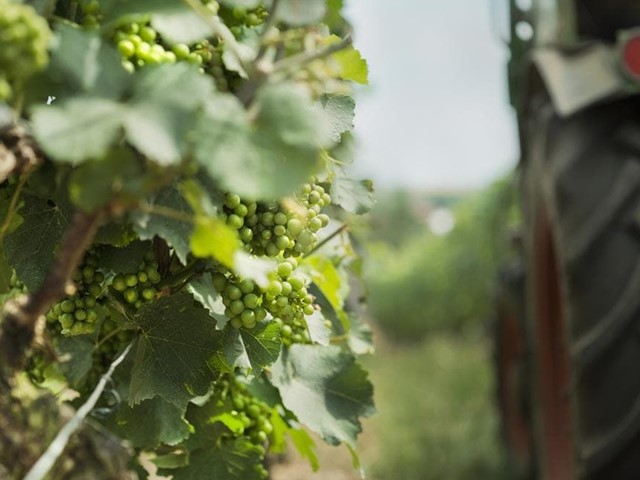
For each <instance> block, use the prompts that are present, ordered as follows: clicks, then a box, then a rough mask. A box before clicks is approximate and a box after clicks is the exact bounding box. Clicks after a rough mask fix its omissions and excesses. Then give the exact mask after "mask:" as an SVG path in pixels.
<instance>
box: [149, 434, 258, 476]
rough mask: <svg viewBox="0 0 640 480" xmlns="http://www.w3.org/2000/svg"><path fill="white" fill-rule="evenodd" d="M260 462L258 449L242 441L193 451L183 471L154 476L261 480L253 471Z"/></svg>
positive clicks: (175, 470)
mask: <svg viewBox="0 0 640 480" xmlns="http://www.w3.org/2000/svg"><path fill="white" fill-rule="evenodd" d="M260 462H261V448H260V447H259V446H257V445H254V444H252V443H251V441H250V440H249V439H247V438H245V437H239V438H237V439H235V441H233V442H228V441H227V442H223V443H222V444H220V445H219V446H217V445H215V444H214V445H213V446H210V447H209V448H204V449H200V450H196V451H194V452H192V453H191V455H190V457H189V466H188V467H185V468H178V469H171V470H161V471H159V472H158V473H160V474H164V475H167V474H168V475H172V476H173V479H174V480H201V479H203V478H211V479H215V480H261V479H262V476H261V475H260V474H259V472H258V471H257V470H256V469H255V466H256V465H258V464H260Z"/></svg>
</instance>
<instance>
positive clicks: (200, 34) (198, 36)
mask: <svg viewBox="0 0 640 480" xmlns="http://www.w3.org/2000/svg"><path fill="white" fill-rule="evenodd" d="M179 7H181V8H179V9H176V10H175V11H166V12H160V13H156V14H155V15H153V16H152V17H151V25H152V26H153V28H155V29H156V30H157V31H158V32H159V33H160V35H162V39H163V40H165V41H167V42H168V43H169V44H174V43H186V44H187V45H191V44H193V43H195V42H198V41H200V40H204V39H205V38H207V37H210V36H211V27H210V26H209V24H208V23H207V22H206V21H205V20H203V19H202V17H201V16H200V15H198V14H197V13H196V12H194V11H193V10H192V9H191V8H190V7H188V6H187V5H186V4H184V3H183V4H182V5H179Z"/></svg>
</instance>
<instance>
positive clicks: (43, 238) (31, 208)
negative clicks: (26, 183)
mask: <svg viewBox="0 0 640 480" xmlns="http://www.w3.org/2000/svg"><path fill="white" fill-rule="evenodd" d="M22 198H23V200H24V206H23V207H22V210H20V215H21V216H22V218H23V219H24V221H23V222H22V224H21V225H20V226H19V227H18V228H17V229H16V230H15V231H13V232H12V233H10V234H9V235H7V236H6V237H5V239H4V251H5V255H6V256H7V260H8V262H9V264H10V265H11V266H12V267H13V269H14V270H15V271H16V273H17V275H18V278H19V279H20V280H21V281H22V282H23V283H24V284H25V285H26V287H27V289H29V290H31V291H33V290H35V289H36V288H38V287H39V286H40V284H41V283H42V281H43V280H44V277H45V275H46V274H47V272H48V271H49V267H50V266H51V265H52V264H53V261H54V259H55V251H56V248H57V247H58V245H59V244H60V242H61V241H62V237H63V235H64V233H65V231H66V230H67V228H68V227H69V224H70V223H71V212H70V211H69V207H68V205H65V204H63V203H59V204H56V203H54V202H53V201H51V200H45V199H42V198H39V197H36V196H34V195H30V194H28V193H25V194H23V195H22Z"/></svg>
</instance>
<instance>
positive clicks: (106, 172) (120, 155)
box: [69, 148, 144, 211]
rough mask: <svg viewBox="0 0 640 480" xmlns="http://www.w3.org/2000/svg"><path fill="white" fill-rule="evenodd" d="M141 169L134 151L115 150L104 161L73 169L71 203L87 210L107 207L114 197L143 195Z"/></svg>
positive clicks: (70, 189)
mask: <svg viewBox="0 0 640 480" xmlns="http://www.w3.org/2000/svg"><path fill="white" fill-rule="evenodd" d="M142 174H143V171H142V167H141V166H140V164H139V163H138V162H137V161H136V158H135V156H134V154H133V151H132V150H130V149H125V148H115V149H112V150H111V151H109V153H108V155H107V156H106V157H105V158H102V159H100V160H99V161H95V162H88V163H84V164H82V165H80V166H79V167H78V168H76V169H74V170H73V172H72V174H71V179H70V181H69V196H70V197H71V201H72V202H73V203H74V204H75V205H77V206H78V207H79V208H82V209H83V210H86V211H91V210H94V209H96V208H98V207H101V206H103V205H106V204H107V203H108V202H109V201H111V199H112V198H113V197H114V196H116V195H117V196H120V197H124V196H127V195H128V196H129V197H134V198H135V197H137V196H141V195H142V194H143V192H144V187H143V180H142Z"/></svg>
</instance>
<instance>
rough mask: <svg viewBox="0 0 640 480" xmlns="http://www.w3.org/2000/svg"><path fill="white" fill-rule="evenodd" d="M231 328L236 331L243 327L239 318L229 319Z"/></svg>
mask: <svg viewBox="0 0 640 480" xmlns="http://www.w3.org/2000/svg"><path fill="white" fill-rule="evenodd" d="M231 326H232V327H233V328H236V329H238V328H241V327H242V326H243V323H242V319H241V318H240V317H239V316H238V317H233V318H232V319H231Z"/></svg>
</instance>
